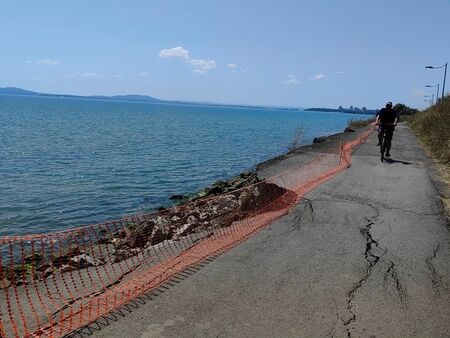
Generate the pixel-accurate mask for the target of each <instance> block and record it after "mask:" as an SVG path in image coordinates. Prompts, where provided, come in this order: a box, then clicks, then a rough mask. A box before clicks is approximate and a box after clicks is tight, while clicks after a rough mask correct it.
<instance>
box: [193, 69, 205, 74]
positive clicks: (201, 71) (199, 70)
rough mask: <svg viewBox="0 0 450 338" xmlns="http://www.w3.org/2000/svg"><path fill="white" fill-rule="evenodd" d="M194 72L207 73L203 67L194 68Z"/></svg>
mask: <svg viewBox="0 0 450 338" xmlns="http://www.w3.org/2000/svg"><path fill="white" fill-rule="evenodd" d="M193 72H194V73H196V74H205V73H206V71H205V70H201V69H197V68H196V69H194V70H193Z"/></svg>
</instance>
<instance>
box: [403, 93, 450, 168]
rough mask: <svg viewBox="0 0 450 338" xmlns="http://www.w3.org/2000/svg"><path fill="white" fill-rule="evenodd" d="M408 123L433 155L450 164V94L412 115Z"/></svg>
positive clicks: (441, 161)
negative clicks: (439, 101)
mask: <svg viewBox="0 0 450 338" xmlns="http://www.w3.org/2000/svg"><path fill="white" fill-rule="evenodd" d="M408 124H409V125H410V127H411V128H412V129H413V130H414V131H415V132H416V134H417V135H418V137H419V139H420V141H421V142H422V143H423V144H424V145H425V147H426V148H427V149H428V150H429V151H430V152H431V154H432V155H433V157H434V158H436V159H437V160H438V161H439V162H440V163H441V164H444V165H445V166H450V96H446V97H445V98H444V100H443V102H441V103H439V104H436V105H434V106H432V107H430V108H428V109H426V110H424V111H421V112H419V113H417V114H415V115H413V116H411V117H410V118H409V119H408Z"/></svg>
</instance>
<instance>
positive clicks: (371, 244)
mask: <svg viewBox="0 0 450 338" xmlns="http://www.w3.org/2000/svg"><path fill="white" fill-rule="evenodd" d="M372 208H373V209H374V210H375V212H376V213H375V215H374V216H371V217H364V219H365V221H366V224H365V226H364V227H363V228H361V229H360V233H361V235H362V236H363V237H364V239H365V240H366V249H365V252H364V258H365V259H366V261H367V268H366V273H365V275H364V276H363V277H362V278H360V279H359V281H358V282H357V283H356V285H355V286H354V287H353V289H351V290H350V291H349V292H348V293H347V295H346V297H347V311H348V312H349V313H350V318H349V319H347V320H345V319H344V318H341V321H342V323H343V324H344V327H345V332H346V333H347V337H349V338H350V337H351V336H352V335H351V331H350V327H349V326H350V324H351V323H353V322H355V321H356V313H355V311H354V310H353V306H354V302H353V300H354V298H355V294H356V292H357V291H358V290H359V289H360V288H361V287H362V286H363V284H364V282H365V281H366V280H367V279H368V278H369V277H370V274H371V272H372V269H373V267H374V266H375V265H377V263H378V262H379V261H380V258H381V257H382V256H383V255H384V254H386V250H383V253H382V254H377V253H376V251H377V250H375V249H379V243H378V242H377V241H376V240H375V239H374V238H373V237H372V234H371V233H370V230H371V228H372V226H373V225H374V224H375V221H376V219H377V218H378V216H379V215H380V213H379V211H378V209H376V208H374V207H372Z"/></svg>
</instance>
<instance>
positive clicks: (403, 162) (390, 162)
mask: <svg viewBox="0 0 450 338" xmlns="http://www.w3.org/2000/svg"><path fill="white" fill-rule="evenodd" d="M384 161H385V162H386V163H389V164H393V163H401V164H405V165H409V164H413V163H412V162H406V161H400V160H394V159H392V158H385V159H384Z"/></svg>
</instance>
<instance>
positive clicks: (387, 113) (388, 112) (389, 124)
mask: <svg viewBox="0 0 450 338" xmlns="http://www.w3.org/2000/svg"><path fill="white" fill-rule="evenodd" d="M397 121H398V114H397V113H396V112H395V110H394V109H392V102H387V103H386V107H385V108H382V109H380V110H379V111H378V113H377V117H376V120H375V124H377V125H379V128H380V129H379V132H378V142H379V145H381V149H380V150H381V157H382V159H383V157H384V154H383V152H384V151H385V150H386V157H390V156H391V154H390V153H389V151H390V150H391V141H392V135H393V134H394V129H395V126H396V125H397ZM383 136H384V137H385V139H384V142H385V143H384V145H382V144H381V143H382V139H383Z"/></svg>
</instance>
